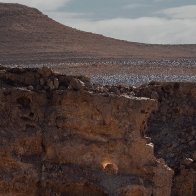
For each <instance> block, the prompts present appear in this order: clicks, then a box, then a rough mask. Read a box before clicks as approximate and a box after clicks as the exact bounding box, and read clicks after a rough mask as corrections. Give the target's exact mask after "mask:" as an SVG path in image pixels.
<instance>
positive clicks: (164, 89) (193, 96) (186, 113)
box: [135, 83, 196, 196]
mask: <svg viewBox="0 0 196 196" xmlns="http://www.w3.org/2000/svg"><path fill="white" fill-rule="evenodd" d="M135 93H136V95H137V96H144V97H152V95H153V98H155V99H156V100H158V102H159V106H158V110H157V111H156V112H154V113H153V114H152V115H151V117H150V120H149V121H148V126H147V127H148V128H147V130H146V133H145V134H146V135H148V136H149V137H151V138H152V142H153V143H154V145H155V153H156V155H157V157H158V158H163V159H164V160H165V161H166V163H167V165H168V166H169V167H170V168H172V169H173V170H174V171H175V175H174V185H173V190H172V195H179V196H184V195H186V196H194V195H196V167H195V164H196V162H195V149H196V132H195V131H196V84H195V83H155V84H151V85H146V86H142V87H140V88H138V89H136V90H135Z"/></svg>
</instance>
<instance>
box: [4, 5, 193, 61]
mask: <svg viewBox="0 0 196 196" xmlns="http://www.w3.org/2000/svg"><path fill="white" fill-rule="evenodd" d="M195 56H196V45H150V44H141V43H134V42H128V41H122V40H117V39H112V38H108V37H104V36H102V35H97V34H93V33H87V32H83V31H79V30H77V29H74V28H71V27H68V26H64V25H62V24H60V23H58V22H56V21H54V20H52V19H51V18H49V17H48V16H46V15H44V14H43V13H41V12H40V11H39V10H37V9H35V8H30V7H27V6H24V5H20V4H8V3H0V63H2V62H17V61H24V62H25V61H30V60H31V61H36V60H37V61H55V60H58V61H62V62H63V61H64V60H66V59H69V58H75V57H82V58H153V59H160V58H179V57H180V58H181V57H184V58H190V57H192V58H194V57H195Z"/></svg>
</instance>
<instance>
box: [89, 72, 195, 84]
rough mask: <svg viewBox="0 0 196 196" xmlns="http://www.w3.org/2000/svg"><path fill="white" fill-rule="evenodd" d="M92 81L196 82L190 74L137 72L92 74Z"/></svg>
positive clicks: (124, 82) (101, 82) (113, 82)
mask: <svg viewBox="0 0 196 196" xmlns="http://www.w3.org/2000/svg"><path fill="white" fill-rule="evenodd" d="M91 81H92V83H95V84H101V85H117V84H126V85H133V86H139V85H142V84H145V83H149V82H151V81H159V82H163V81H165V82H196V76H190V75H161V74H159V75H139V74H115V75H106V74H105V75H94V76H92V78H91Z"/></svg>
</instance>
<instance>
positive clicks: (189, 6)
mask: <svg viewBox="0 0 196 196" xmlns="http://www.w3.org/2000/svg"><path fill="white" fill-rule="evenodd" d="M0 2H4V3H21V4H25V5H28V6H31V7H35V8H38V9H39V10H41V11H42V12H43V13H44V14H46V15H48V16H49V17H51V18H53V19H55V20H56V21H58V22H60V23H62V24H65V25H67V26H71V27H74V28H77V29H80V30H84V31H88V32H94V33H98V34H103V35H105V36H108V37H113V38H117V39H121V40H128V41H133V42H142V43H153V44H196V0H0Z"/></svg>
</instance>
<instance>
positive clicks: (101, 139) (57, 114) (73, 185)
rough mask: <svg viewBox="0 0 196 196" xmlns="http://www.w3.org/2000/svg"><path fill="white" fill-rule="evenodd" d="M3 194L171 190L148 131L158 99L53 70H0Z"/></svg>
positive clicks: (162, 193) (157, 195) (159, 194)
mask: <svg viewBox="0 0 196 196" xmlns="http://www.w3.org/2000/svg"><path fill="white" fill-rule="evenodd" d="M0 87H1V88H0V137H1V140H0V156H1V160H0V194H1V195H93V196H94V195H132V196H135V195H136V196H138V195H145V196H151V195H154V196H167V195H170V192H171V186H172V176H173V171H172V170H171V169H170V168H169V167H168V166H166V165H165V163H164V161H163V160H158V159H157V158H156V157H155V156H154V152H153V144H152V143H150V141H149V139H148V138H145V136H144V128H145V124H146V121H147V119H148V117H149V115H150V113H151V112H152V111H153V110H155V109H156V107H157V102H156V101H155V100H152V99H149V98H137V97H133V96H132V97H130V96H128V95H127V94H120V95H116V94H115V93H113V92H111V91H107V90H103V89H102V90H101V91H99V88H96V89H95V87H93V86H92V85H91V84H90V83H89V81H88V80H87V79H86V78H83V77H80V78H74V77H66V76H62V75H58V74H54V73H52V72H51V70H49V69H47V68H43V69H41V70H39V69H38V70H37V69H23V70H20V69H1V70H0Z"/></svg>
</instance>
